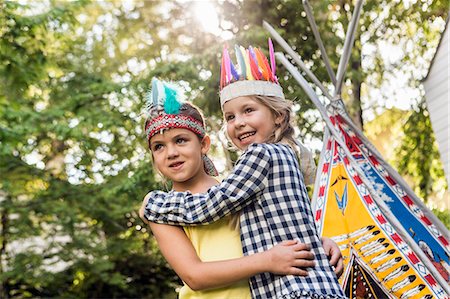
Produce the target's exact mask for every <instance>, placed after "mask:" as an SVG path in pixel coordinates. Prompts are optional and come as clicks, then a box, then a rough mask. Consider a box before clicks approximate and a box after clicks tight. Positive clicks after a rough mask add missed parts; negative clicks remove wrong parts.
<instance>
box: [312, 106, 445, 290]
mask: <svg viewBox="0 0 450 299" xmlns="http://www.w3.org/2000/svg"><path fill="white" fill-rule="evenodd" d="M342 105H343V104H342V102H341V101H338V102H334V103H333V105H330V106H329V107H328V111H329V117H330V120H331V122H332V124H333V125H334V126H335V128H336V131H337V132H338V133H339V135H340V136H338V138H340V139H341V140H344V141H345V146H346V147H347V151H345V150H344V148H343V147H342V146H341V145H340V144H339V143H338V142H336V138H335V137H334V136H333V135H332V134H329V133H328V132H327V134H326V135H325V138H324V148H323V150H322V153H321V159H320V162H319V166H318V174H317V178H316V182H317V183H316V190H315V193H314V196H313V205H314V210H315V218H316V223H317V226H318V228H319V231H320V232H321V234H322V235H324V236H328V237H331V238H332V239H333V240H334V241H335V242H337V243H338V245H339V246H340V249H341V251H342V254H343V256H344V264H345V272H344V275H343V277H342V278H341V283H342V286H343V288H344V291H345V293H346V295H348V296H349V297H350V298H449V297H448V294H446V292H445V290H444V289H443V288H442V286H441V285H440V283H439V282H438V279H437V278H436V277H435V276H436V274H435V273H436V271H434V273H432V272H430V269H429V268H430V267H435V268H436V270H437V272H438V273H439V275H441V276H442V278H443V279H444V280H446V281H448V257H449V256H448V252H449V247H448V239H447V238H446V237H445V236H444V235H443V233H442V232H440V230H439V229H438V228H437V227H436V226H435V225H434V224H433V222H432V220H431V219H429V218H428V217H426V216H425V215H424V213H423V209H422V208H420V207H419V206H417V205H416V204H415V202H414V200H413V199H412V198H411V197H410V196H409V195H408V194H407V192H406V190H405V187H404V186H403V185H401V184H399V183H398V182H396V181H395V180H394V179H393V177H392V175H390V173H389V171H388V170H387V169H386V168H385V166H384V165H385V164H384V162H382V161H380V160H379V159H378V158H377V157H375V155H374V154H373V152H372V151H371V149H370V148H371V146H366V144H365V143H364V142H363V140H364V141H366V142H367V140H366V139H365V138H362V135H361V134H362V133H361V132H359V131H358V130H355V128H354V127H353V126H352V125H351V122H350V121H349V120H348V118H347V117H346V114H345V113H343V111H344V109H342V107H343V106H342ZM336 107H339V108H340V109H339V108H336ZM348 153H351V155H352V157H353V160H354V161H356V164H355V163H352V162H350V159H349V157H348ZM357 168H359V172H363V173H362V175H361V174H360V173H358V171H357ZM364 176H365V177H364ZM380 202H383V203H385V204H386V205H387V206H388V207H389V210H388V211H386V210H383V207H380V205H379V203H380ZM394 220H398V221H394ZM399 224H401V225H402V227H403V229H401V227H398V225H399ZM408 234H409V236H408ZM408 237H410V238H408ZM411 239H412V240H413V241H416V244H417V246H411V245H412V244H411ZM418 250H422V251H423V253H424V254H425V256H426V257H427V259H426V260H424V259H423V256H424V254H420V255H418V254H417V251H418ZM440 280H441V281H442V279H440Z"/></svg>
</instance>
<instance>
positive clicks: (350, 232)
mask: <svg viewBox="0 0 450 299" xmlns="http://www.w3.org/2000/svg"><path fill="white" fill-rule="evenodd" d="M303 3H304V6H305V12H306V13H307V17H308V20H309V21H310V24H311V28H312V30H313V33H314V36H315V38H316V41H317V43H318V45H319V48H320V50H321V53H322V57H323V58H324V62H325V65H326V66H327V71H328V73H329V74H330V79H331V81H332V82H333V84H334V94H333V95H331V94H330V92H329V91H328V90H327V89H326V88H325V87H324V86H323V85H322V84H321V82H320V81H319V80H318V79H317V78H316V77H315V76H314V74H312V73H311V71H309V69H308V68H307V67H306V66H305V64H304V63H303V62H302V61H301V59H300V57H299V55H298V54H297V53H296V52H295V51H293V50H292V48H291V47H290V46H289V45H288V44H287V43H286V42H285V41H284V40H283V38H282V37H281V36H280V35H279V34H278V33H277V32H276V31H275V30H274V29H273V28H272V27H271V26H270V25H269V24H268V23H264V27H265V28H266V29H267V30H268V31H269V32H270V33H271V35H272V37H273V38H274V40H276V41H277V42H278V43H279V44H280V45H281V46H282V47H283V49H284V50H285V51H286V53H288V54H289V55H290V57H291V58H292V59H293V60H294V61H295V62H296V64H297V65H298V66H299V67H300V68H301V69H302V70H303V71H304V72H305V73H306V75H307V76H308V77H309V78H310V79H311V80H312V81H313V82H314V83H315V85H316V86H317V87H318V88H320V89H321V91H322V93H323V95H324V96H325V97H326V98H328V100H329V101H330V103H329V104H328V105H327V106H326V107H324V105H323V104H322V103H321V101H320V100H319V98H318V96H317V95H316V93H315V92H314V90H313V88H312V87H311V86H310V84H309V83H308V82H307V81H306V80H305V78H304V77H303V76H302V75H301V74H300V72H299V71H298V70H297V68H295V67H294V66H293V65H292V64H291V63H290V62H289V61H288V60H287V59H286V57H285V56H284V55H283V54H282V53H277V58H278V60H279V61H280V62H281V63H282V64H283V65H284V66H285V67H286V68H287V70H288V71H289V72H290V73H291V74H292V76H293V77H294V78H295V79H296V80H297V82H298V83H299V84H300V86H301V87H302V88H303V89H304V90H305V92H306V93H307V95H308V96H309V97H310V98H311V100H312V101H313V103H314V104H315V105H316V107H317V108H318V110H319V112H320V113H321V115H322V117H323V120H324V122H325V124H326V126H325V135H324V140H323V150H322V152H321V156H320V161H319V165H318V171H317V176H316V183H315V188H314V195H313V198H312V205H313V210H314V213H315V219H316V224H317V227H318V230H319V232H320V233H321V234H322V235H323V236H327V237H331V238H332V239H333V240H335V242H337V243H338V245H339V246H340V248H341V251H342V254H343V256H344V265H345V272H344V275H343V276H342V277H341V283H342V286H343V288H344V290H345V292H346V294H347V295H348V296H349V298H450V295H449V294H450V288H449V273H450V267H449V265H450V262H449V258H450V244H449V240H450V237H449V231H448V230H447V229H446V228H445V227H444V226H443V224H442V223H441V222H440V221H439V220H438V219H437V218H436V217H435V216H434V215H433V213H431V212H430V211H429V210H428V208H427V207H426V206H425V205H424V204H423V203H422V201H421V200H420V199H419V198H418V197H417V196H416V195H415V194H414V193H413V191H412V190H411V189H410V188H409V187H408V185H407V184H406V183H405V182H404V181H403V179H402V178H401V177H400V175H399V174H398V173H397V172H396V171H395V170H394V169H393V168H392V167H390V166H389V165H388V164H387V163H386V162H385V161H384V160H383V158H382V157H381V155H380V154H379V153H378V151H377V150H376V149H375V148H374V147H373V145H372V144H371V143H370V142H369V141H368V139H367V138H366V137H365V136H364V134H363V133H362V132H361V131H360V130H359V129H358V128H357V127H356V126H355V125H354V124H353V123H352V121H351V120H350V118H349V117H348V114H347V112H346V110H345V107H344V104H343V102H342V100H341V99H340V92H341V87H342V82H343V78H344V70H345V67H346V64H347V63H348V59H349V56H350V52H351V51H350V50H351V46H352V44H353V41H354V35H355V31H356V25H357V22H358V19H359V15H360V11H361V7H362V1H358V2H357V4H356V7H355V10H354V14H353V16H352V20H351V22H350V24H349V28H348V30H347V36H346V41H345V44H344V53H343V56H342V57H341V60H340V63H339V67H338V70H337V75H335V74H334V72H333V70H332V69H331V67H330V64H329V62H328V58H327V55H326V53H325V52H324V47H323V44H322V41H321V39H320V35H319V33H318V31H317V27H316V25H315V23H314V18H313V17H312V11H311V9H310V6H309V4H308V2H307V1H306V0H304V1H303Z"/></svg>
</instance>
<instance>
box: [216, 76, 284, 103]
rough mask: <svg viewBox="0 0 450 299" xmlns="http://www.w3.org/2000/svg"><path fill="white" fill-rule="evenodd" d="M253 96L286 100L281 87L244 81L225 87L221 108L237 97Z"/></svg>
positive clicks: (221, 97)
mask: <svg viewBox="0 0 450 299" xmlns="http://www.w3.org/2000/svg"><path fill="white" fill-rule="evenodd" d="M252 95H261V96H271V97H279V98H282V99H284V94H283V88H281V86H280V85H278V84H276V83H273V82H270V81H262V80H252V81H250V80H242V81H236V82H233V83H231V84H229V85H227V86H225V87H224V88H223V89H222V91H221V92H220V107H221V108H222V109H223V105H224V104H225V103H226V102H228V101H229V100H232V99H234V98H237V97H245V96H252Z"/></svg>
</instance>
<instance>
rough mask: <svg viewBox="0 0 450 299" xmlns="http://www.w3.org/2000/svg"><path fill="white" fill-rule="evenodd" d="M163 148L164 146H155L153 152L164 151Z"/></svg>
mask: <svg viewBox="0 0 450 299" xmlns="http://www.w3.org/2000/svg"><path fill="white" fill-rule="evenodd" d="M162 147H163V146H162V144H155V145H154V146H153V151H154V152H156V151H158V150H160V149H162Z"/></svg>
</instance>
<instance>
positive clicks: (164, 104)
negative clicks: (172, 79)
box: [145, 78, 185, 117]
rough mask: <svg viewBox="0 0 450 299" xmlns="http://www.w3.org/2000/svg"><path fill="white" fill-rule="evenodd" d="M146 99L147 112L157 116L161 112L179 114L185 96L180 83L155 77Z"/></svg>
mask: <svg viewBox="0 0 450 299" xmlns="http://www.w3.org/2000/svg"><path fill="white" fill-rule="evenodd" d="M145 99H146V106H145V107H146V111H147V113H148V114H149V116H152V117H155V116H157V115H158V114H161V113H166V114H178V113H179V112H180V107H181V105H182V104H183V103H184V101H185V96H184V93H183V91H182V90H181V88H180V87H179V86H178V85H176V84H174V83H169V82H164V81H161V80H159V79H157V78H153V79H152V88H151V89H150V90H149V91H148V92H147V94H146V96H145Z"/></svg>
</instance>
